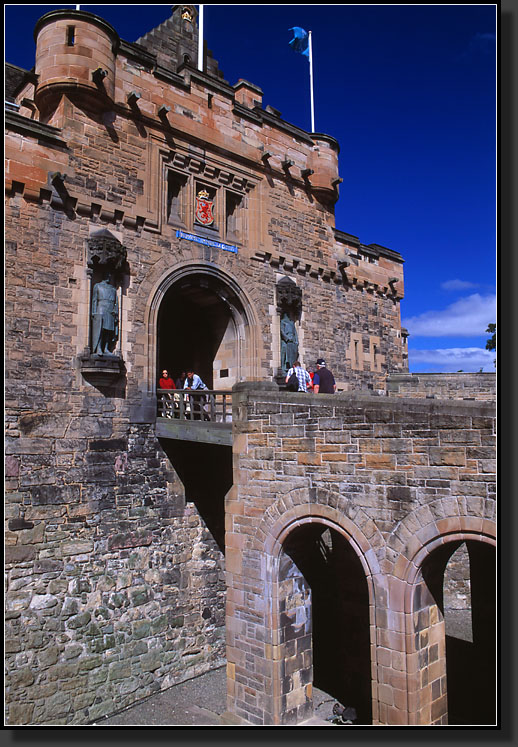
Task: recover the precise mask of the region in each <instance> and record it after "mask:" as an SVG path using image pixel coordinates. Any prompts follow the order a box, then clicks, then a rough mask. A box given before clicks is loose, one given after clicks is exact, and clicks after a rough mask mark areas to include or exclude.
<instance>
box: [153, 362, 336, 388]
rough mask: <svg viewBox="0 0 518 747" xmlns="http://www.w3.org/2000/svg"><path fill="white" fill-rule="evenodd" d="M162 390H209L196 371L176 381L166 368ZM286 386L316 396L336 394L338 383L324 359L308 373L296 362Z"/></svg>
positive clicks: (289, 373) (184, 374) (160, 381)
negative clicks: (314, 369) (315, 368)
mask: <svg viewBox="0 0 518 747" xmlns="http://www.w3.org/2000/svg"><path fill="white" fill-rule="evenodd" d="M158 383H159V388H160V389H190V390H196V389H202V390H203V389H208V387H207V386H206V385H205V384H204V383H203V381H202V380H201V378H200V377H199V376H198V374H196V373H194V371H187V372H182V373H181V374H180V376H179V377H178V378H177V379H176V381H174V379H172V378H171V376H170V375H169V371H168V370H167V369H166V368H164V369H163V370H162V376H161V377H160V379H159V382H158ZM286 384H287V385H288V388H289V389H290V390H291V391H294V392H314V393H315V394H319V393H320V394H334V392H335V391H336V382H335V377H334V376H333V373H332V372H331V371H330V370H329V369H328V368H327V367H326V362H325V360H324V359H323V358H319V359H318V360H317V370H316V371H314V372H313V371H311V372H310V371H307V370H306V369H305V368H304V366H303V365H302V364H301V362H300V361H298V360H297V361H295V362H294V364H293V366H292V367H291V368H290V369H289V371H288V373H287V374H286Z"/></svg>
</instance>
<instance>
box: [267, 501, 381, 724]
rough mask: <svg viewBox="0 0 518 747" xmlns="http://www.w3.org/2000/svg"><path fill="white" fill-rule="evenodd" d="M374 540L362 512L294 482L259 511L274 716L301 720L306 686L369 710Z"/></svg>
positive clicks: (308, 705)
mask: <svg viewBox="0 0 518 747" xmlns="http://www.w3.org/2000/svg"><path fill="white" fill-rule="evenodd" d="M348 514H350V515H351V516H354V520H353V518H351V516H349V515H348ZM381 544H382V537H381V534H380V533H379V532H378V530H377V529H376V528H375V527H374V525H373V523H372V522H371V521H370V519H369V517H368V516H367V515H366V514H365V513H364V512H363V511H362V510H361V509H360V510H359V509H358V508H355V507H353V506H352V504H351V503H350V502H348V501H347V500H346V499H345V498H344V497H343V496H340V495H339V494H336V493H334V492H332V491H328V490H324V489H313V488H301V489H296V490H292V491H290V492H288V493H286V494H284V495H282V496H281V497H278V498H277V500H276V501H275V502H274V503H273V504H272V505H271V506H270V507H269V509H268V510H267V512H266V514H265V516H264V517H263V520H262V522H261V524H260V526H259V527H258V531H257V535H256V549H257V550H259V549H261V550H262V552H261V557H262V562H263V563H264V567H263V569H262V576H263V579H265V586H266V588H265V595H264V598H265V601H266V604H267V607H268V609H267V614H266V630H265V633H266V638H267V639H268V640H269V642H270V645H271V649H270V650H271V652H272V660H271V662H270V663H271V666H272V677H273V691H274V692H276V693H278V696H277V698H276V699H275V698H274V702H273V704H272V705H273V713H274V719H276V721H274V722H277V723H299V722H300V721H301V720H303V719H304V718H307V717H308V716H309V715H310V714H311V713H312V697H311V693H312V689H313V687H318V688H319V689H321V690H323V691H324V692H325V693H327V694H328V695H329V696H330V697H331V698H334V699H335V700H337V701H339V702H341V703H342V704H343V705H352V706H354V707H355V708H356V710H357V712H358V718H359V719H361V723H372V721H373V718H375V717H376V716H377V704H376V703H375V702H373V694H375V687H373V683H372V677H371V672H372V669H373V668H374V670H375V643H376V634H375V626H374V615H373V610H374V605H375V598H376V595H377V591H376V588H377V584H378V581H379V579H380V577H381V572H380V565H379V561H378V556H377V554H376V550H375V547H376V548H378V547H380V546H381ZM324 582H325V583H324ZM335 628H336V630H335ZM372 657H374V661H373V660H372ZM275 700H276V702H275ZM344 701H345V702H344Z"/></svg>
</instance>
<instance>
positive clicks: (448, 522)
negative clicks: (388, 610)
mask: <svg viewBox="0 0 518 747" xmlns="http://www.w3.org/2000/svg"><path fill="white" fill-rule="evenodd" d="M494 504H495V502H494V501H493V500H491V499H485V500H484V499H482V500H478V501H477V502H476V507H475V505H474V504H473V503H470V502H469V501H467V500H466V499H464V498H463V497H460V498H455V497H453V498H448V499H442V498H441V499H437V500H436V501H433V502H431V503H429V504H426V505H425V506H421V507H419V508H417V509H415V510H414V511H412V512H411V513H409V514H408V515H407V516H405V518H404V519H402V520H401V521H400V522H399V524H398V525H397V526H396V527H395V528H394V530H393V531H392V533H391V534H390V536H389V537H388V539H387V550H388V553H387V558H388V560H389V562H390V558H391V557H392V558H393V561H392V562H393V567H392V569H390V568H388V569H387V570H388V572H389V573H392V575H394V576H396V577H397V578H400V579H405V580H406V581H407V582H409V583H411V578H415V575H416V573H417V571H418V569H419V567H420V566H421V564H422V562H423V560H424V558H425V557H426V555H428V554H429V553H431V552H432V550H433V549H435V548H436V547H437V546H438V545H441V544H444V543H445V542H451V541H454V540H457V539H461V540H462V541H465V540H469V539H472V540H479V541H482V542H489V543H491V544H494V542H495V540H496V522H495V505H494Z"/></svg>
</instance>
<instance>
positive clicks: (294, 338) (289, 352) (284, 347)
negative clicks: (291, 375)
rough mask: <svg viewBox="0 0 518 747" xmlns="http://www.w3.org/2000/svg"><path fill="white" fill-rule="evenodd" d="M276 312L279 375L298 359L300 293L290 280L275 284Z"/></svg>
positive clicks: (284, 373) (300, 310)
mask: <svg viewBox="0 0 518 747" xmlns="http://www.w3.org/2000/svg"><path fill="white" fill-rule="evenodd" d="M276 290H277V311H278V312H279V314H280V317H281V321H280V333H281V351H280V352H281V368H280V375H281V376H286V374H287V372H288V370H289V369H290V368H291V366H292V365H293V364H294V363H295V361H296V360H297V358H298V357H299V338H298V334H297V326H296V323H297V321H298V320H299V319H300V315H301V312H302V291H301V290H300V288H299V287H298V286H297V285H296V284H295V283H294V282H293V280H290V278H288V277H285V278H282V280H280V281H279V282H278V283H277V286H276Z"/></svg>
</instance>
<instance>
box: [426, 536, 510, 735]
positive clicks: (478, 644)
mask: <svg viewBox="0 0 518 747" xmlns="http://www.w3.org/2000/svg"><path fill="white" fill-rule="evenodd" d="M461 544H462V543H461V542H450V543H447V544H446V545H444V546H443V547H442V548H440V549H438V550H435V551H434V552H433V553H432V554H431V555H430V556H429V557H428V558H427V561H426V563H425V564H424V565H423V578H424V580H425V581H426V583H427V586H428V588H429V590H430V592H431V593H432V595H433V597H434V600H435V602H436V603H437V605H438V607H439V609H440V610H441V612H442V613H443V615H444V616H445V631H446V680H447V693H448V724H449V725H450V726H457V725H458V726H461V725H462V726H466V725H475V726H476V725H493V724H495V723H496V558H495V550H494V548H493V547H492V546H490V545H488V544H486V543H484V542H477V541H467V542H466V547H467V554H468V557H469V562H467V563H466V568H465V575H466V578H469V587H470V596H471V604H470V607H469V608H468V609H466V610H465V618H464V622H463V623H460V622H459V621H458V620H456V621H455V626H452V625H449V624H448V610H445V609H444V579H445V577H446V575H447V571H448V563H449V561H450V559H451V557H452V556H453V554H454V553H455V551H456V550H457V549H458V548H459V547H461Z"/></svg>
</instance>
